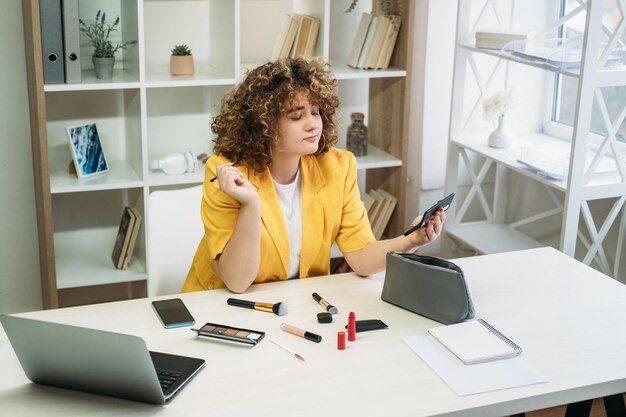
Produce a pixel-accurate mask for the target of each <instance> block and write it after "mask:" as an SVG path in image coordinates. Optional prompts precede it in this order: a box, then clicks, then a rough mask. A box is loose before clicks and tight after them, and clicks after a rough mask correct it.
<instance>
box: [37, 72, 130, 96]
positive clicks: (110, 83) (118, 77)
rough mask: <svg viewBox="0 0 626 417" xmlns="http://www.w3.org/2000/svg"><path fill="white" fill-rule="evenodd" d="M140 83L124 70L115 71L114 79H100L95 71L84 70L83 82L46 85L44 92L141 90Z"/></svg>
mask: <svg viewBox="0 0 626 417" xmlns="http://www.w3.org/2000/svg"><path fill="white" fill-rule="evenodd" d="M140 85H141V84H140V82H139V80H138V79H137V78H135V77H133V76H132V75H130V74H129V73H128V72H126V71H124V70H123V69H115V70H113V78H111V79H106V80H102V79H98V78H96V73H95V71H94V70H83V71H82V72H81V82H80V83H74V84H46V85H44V91H46V92H53V91H92V90H121V89H132V88H139V87H140Z"/></svg>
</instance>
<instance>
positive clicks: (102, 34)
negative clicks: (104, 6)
mask: <svg viewBox="0 0 626 417" xmlns="http://www.w3.org/2000/svg"><path fill="white" fill-rule="evenodd" d="M79 24H80V31H81V32H83V33H84V34H85V35H87V37H88V38H89V45H91V46H93V48H94V49H93V55H92V58H91V59H92V62H93V66H94V68H95V70H96V78H111V77H113V65H114V64H115V53H116V52H117V51H120V50H123V49H126V48H127V47H128V46H129V45H131V44H134V43H137V41H124V42H117V43H113V42H111V40H110V39H109V38H110V37H111V33H113V32H116V31H117V26H118V25H119V24H120V18H119V17H118V18H117V19H115V22H113V24H109V23H107V21H106V13H104V12H102V11H101V10H98V12H97V13H96V18H95V20H94V22H93V23H90V24H89V25H87V24H86V23H85V22H84V21H83V19H79Z"/></svg>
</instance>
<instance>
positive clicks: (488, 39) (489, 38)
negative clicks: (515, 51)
mask: <svg viewBox="0 0 626 417" xmlns="http://www.w3.org/2000/svg"><path fill="white" fill-rule="evenodd" d="M475 36H476V47H477V48H484V49H502V47H504V45H506V44H507V43H509V42H511V41H519V40H525V39H526V38H527V35H526V34H525V33H521V32H508V31H502V30H479V31H476V35H475Z"/></svg>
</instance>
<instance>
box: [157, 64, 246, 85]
mask: <svg viewBox="0 0 626 417" xmlns="http://www.w3.org/2000/svg"><path fill="white" fill-rule="evenodd" d="M236 82H237V80H236V77H235V75H234V73H233V71H228V70H225V69H217V68H212V67H207V66H199V65H196V67H195V71H194V73H193V74H192V75H177V76H175V75H171V74H170V69H169V66H161V67H150V68H148V69H146V82H145V84H146V87H149V88H163V87H201V86H211V85H233V84H235V83H236Z"/></svg>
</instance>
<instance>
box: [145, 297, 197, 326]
mask: <svg viewBox="0 0 626 417" xmlns="http://www.w3.org/2000/svg"><path fill="white" fill-rule="evenodd" d="M152 307H153V308H154V311H155V312H156V314H157V316H158V317H159V320H161V324H163V327H165V328H166V329H170V328H173V327H184V326H191V325H192V324H194V323H195V322H196V321H195V320H194V318H193V316H192V315H191V313H190V312H189V310H187V307H186V306H185V304H184V303H183V300H181V299H180V298H172V299H169V300H157V301H153V302H152Z"/></svg>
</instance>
